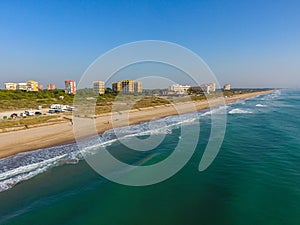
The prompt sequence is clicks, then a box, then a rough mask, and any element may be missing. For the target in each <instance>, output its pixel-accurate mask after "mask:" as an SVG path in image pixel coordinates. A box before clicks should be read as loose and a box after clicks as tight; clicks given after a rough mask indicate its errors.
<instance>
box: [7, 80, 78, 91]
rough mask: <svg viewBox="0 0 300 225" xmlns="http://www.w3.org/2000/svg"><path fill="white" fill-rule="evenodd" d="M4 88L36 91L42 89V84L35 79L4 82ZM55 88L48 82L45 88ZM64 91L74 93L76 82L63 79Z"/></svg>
mask: <svg viewBox="0 0 300 225" xmlns="http://www.w3.org/2000/svg"><path fill="white" fill-rule="evenodd" d="M4 88H5V90H22V91H38V90H43V85H42V84H39V83H38V82H37V81H34V80H29V81H27V82H19V83H13V82H7V83H4ZM54 89H56V87H55V84H48V85H47V90H54ZM65 92H66V93H68V94H75V93H76V82H75V81H74V80H65Z"/></svg>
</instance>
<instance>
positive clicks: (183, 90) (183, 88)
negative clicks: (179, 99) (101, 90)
mask: <svg viewBox="0 0 300 225" xmlns="http://www.w3.org/2000/svg"><path fill="white" fill-rule="evenodd" d="M190 87H191V86H189V85H181V84H172V85H171V86H170V91H174V92H175V93H176V94H181V95H182V94H187V90H188V89H189V88H190Z"/></svg>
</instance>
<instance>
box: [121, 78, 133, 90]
mask: <svg viewBox="0 0 300 225" xmlns="http://www.w3.org/2000/svg"><path fill="white" fill-rule="evenodd" d="M121 84H122V92H123V93H133V92H134V81H133V80H122V81H121Z"/></svg>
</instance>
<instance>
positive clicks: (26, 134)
mask: <svg viewBox="0 0 300 225" xmlns="http://www.w3.org/2000/svg"><path fill="white" fill-rule="evenodd" d="M269 92H272V91H261V92H253V93H247V94H240V95H236V96H234V97H231V98H225V99H224V100H221V99H214V100H213V101H211V102H210V105H209V104H208V102H207V101H197V102H193V104H192V103H191V102H188V103H178V104H176V109H175V107H174V106H172V105H163V106H156V107H149V108H144V109H139V110H132V111H130V112H129V113H125V112H124V113H121V114H123V115H127V116H128V115H129V120H128V121H127V120H125V119H124V120H123V119H118V120H117V122H116V121H112V116H111V114H103V115H100V116H99V117H97V118H96V119H95V120H92V119H91V118H80V120H82V123H80V124H79V126H81V127H80V129H81V131H83V132H81V133H83V134H84V135H82V136H80V137H81V138H84V137H87V136H90V135H93V134H95V133H94V132H92V131H91V129H89V128H90V127H89V126H88V125H86V124H90V123H91V121H92V122H93V123H95V127H96V131H97V133H103V132H105V131H106V130H108V129H111V128H112V126H113V127H121V126H126V125H131V124H137V123H141V122H144V121H149V120H153V119H158V118H163V117H166V116H171V115H176V114H178V113H180V114H181V113H189V112H193V111H195V109H196V110H197V111H199V110H204V109H207V108H209V107H212V106H218V105H221V104H222V103H224V101H225V103H231V102H235V101H237V100H241V99H247V98H252V97H255V96H258V95H262V94H267V93H269ZM120 118H121V117H120ZM85 121H86V122H87V123H85ZM75 125H76V124H75ZM74 141H75V138H74V132H73V125H72V124H71V122H65V123H60V124H55V125H49V126H41V127H36V128H30V129H27V130H19V131H11V132H6V133H1V134H0V158H4V157H7V156H10V155H14V154H17V153H20V152H24V151H30V150H36V149H40V148H45V147H50V146H55V145H60V144H64V143H71V142H74Z"/></svg>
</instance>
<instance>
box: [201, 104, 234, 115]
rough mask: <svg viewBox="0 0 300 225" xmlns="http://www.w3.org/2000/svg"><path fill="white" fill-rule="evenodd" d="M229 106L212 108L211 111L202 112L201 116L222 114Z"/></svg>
mask: <svg viewBox="0 0 300 225" xmlns="http://www.w3.org/2000/svg"><path fill="white" fill-rule="evenodd" d="M227 108H228V106H220V107H216V108H212V109H210V110H209V111H207V112H205V113H202V114H200V116H208V115H211V114H221V113H222V112H224V111H225V109H227Z"/></svg>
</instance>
